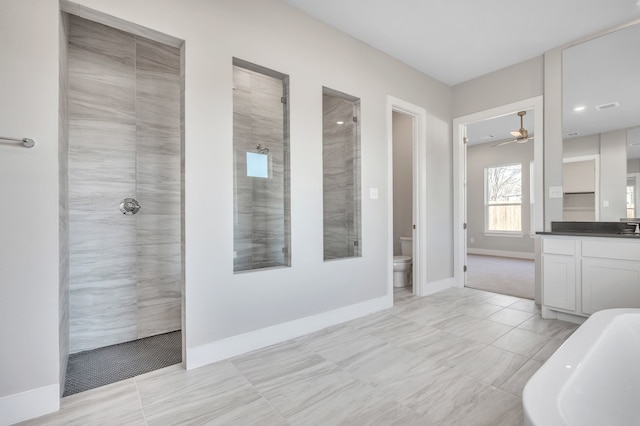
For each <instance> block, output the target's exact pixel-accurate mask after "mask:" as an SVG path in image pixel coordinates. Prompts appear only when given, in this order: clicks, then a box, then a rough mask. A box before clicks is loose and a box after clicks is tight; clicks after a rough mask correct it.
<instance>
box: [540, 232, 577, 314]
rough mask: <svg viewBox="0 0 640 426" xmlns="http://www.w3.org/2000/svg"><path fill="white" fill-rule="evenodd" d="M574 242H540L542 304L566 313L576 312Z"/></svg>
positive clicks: (555, 240)
mask: <svg viewBox="0 0 640 426" xmlns="http://www.w3.org/2000/svg"><path fill="white" fill-rule="evenodd" d="M575 246H576V244H575V241H572V240H564V239H545V240H543V241H542V247H543V251H542V284H543V288H542V294H543V304H545V305H547V306H549V307H552V308H558V309H565V310H568V311H575V310H576V258H575Z"/></svg>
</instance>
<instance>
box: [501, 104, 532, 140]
mask: <svg viewBox="0 0 640 426" xmlns="http://www.w3.org/2000/svg"><path fill="white" fill-rule="evenodd" d="M526 114H527V111H519V112H518V116H520V129H519V130H517V131H513V132H511V135H512V136H513V137H514V138H515V139H511V140H508V141H504V142H500V143H497V144H495V145H492V148H493V147H496V146H502V145H507V144H510V143H513V142H515V143H526V142H529V141H530V140H532V139H533V136H531V137H529V132H528V131H527V129H525V128H524V124H523V119H524V116H525V115H526Z"/></svg>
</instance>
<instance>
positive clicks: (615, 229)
mask: <svg viewBox="0 0 640 426" xmlns="http://www.w3.org/2000/svg"><path fill="white" fill-rule="evenodd" d="M636 225H637V224H636V223H632V222H551V231H550V232H549V231H545V232H536V234H538V235H563V236H573V237H606V238H626V239H638V240H640V233H637V234H636V233H635V232H634V231H635V230H636Z"/></svg>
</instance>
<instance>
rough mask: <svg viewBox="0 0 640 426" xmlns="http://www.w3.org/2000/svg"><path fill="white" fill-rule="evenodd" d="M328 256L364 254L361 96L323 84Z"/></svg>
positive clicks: (325, 215) (325, 255) (356, 255)
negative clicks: (361, 193) (361, 189)
mask: <svg viewBox="0 0 640 426" xmlns="http://www.w3.org/2000/svg"><path fill="white" fill-rule="evenodd" d="M322 94H323V96H322V164H323V180H322V184H323V186H322V189H323V222H324V226H323V229H324V239H323V241H324V260H332V259H342V258H348V257H358V256H361V255H362V238H361V225H360V217H361V209H360V99H358V98H356V97H353V96H351V95H347V94H346V93H342V92H338V91H337V90H333V89H329V88H327V87H324V88H323V92H322Z"/></svg>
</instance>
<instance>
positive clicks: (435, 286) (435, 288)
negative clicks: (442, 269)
mask: <svg viewBox="0 0 640 426" xmlns="http://www.w3.org/2000/svg"><path fill="white" fill-rule="evenodd" d="M451 287H455V285H454V281H453V277H451V278H445V279H444V280H439V281H432V282H429V283H425V284H423V285H422V286H421V288H420V293H419V295H420V296H428V295H430V294H433V293H437V292H439V291H442V290H446V289H448V288H451Z"/></svg>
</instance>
